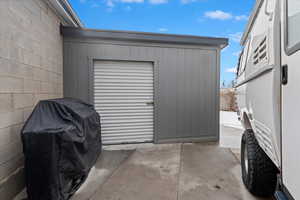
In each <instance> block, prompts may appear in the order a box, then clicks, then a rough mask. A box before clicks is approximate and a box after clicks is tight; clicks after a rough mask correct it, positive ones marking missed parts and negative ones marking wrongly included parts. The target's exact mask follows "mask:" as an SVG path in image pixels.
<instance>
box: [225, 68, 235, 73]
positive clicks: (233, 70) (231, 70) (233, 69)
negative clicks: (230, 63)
mask: <svg viewBox="0 0 300 200" xmlns="http://www.w3.org/2000/svg"><path fill="white" fill-rule="evenodd" d="M226 72H228V73H236V67H232V68H227V69H226Z"/></svg>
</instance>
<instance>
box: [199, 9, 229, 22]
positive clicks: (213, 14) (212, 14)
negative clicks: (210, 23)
mask: <svg viewBox="0 0 300 200" xmlns="http://www.w3.org/2000/svg"><path fill="white" fill-rule="evenodd" d="M204 16H205V17H207V18H210V19H218V20H228V19H232V18H233V16H232V14H231V13H227V12H224V11H222V10H215V11H208V12H205V13H204Z"/></svg>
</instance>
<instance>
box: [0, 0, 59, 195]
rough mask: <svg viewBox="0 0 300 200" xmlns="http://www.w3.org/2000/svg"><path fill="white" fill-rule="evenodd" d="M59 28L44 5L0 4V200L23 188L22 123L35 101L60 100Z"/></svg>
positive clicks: (32, 0) (12, 0)
mask: <svg viewBox="0 0 300 200" xmlns="http://www.w3.org/2000/svg"><path fill="white" fill-rule="evenodd" d="M59 27H60V19H59V18H58V17H57V16H56V15H55V13H54V12H53V11H52V10H51V9H50V8H49V7H48V6H47V4H46V3H45V2H44V1H43V0H0V199H10V197H11V195H13V194H14V193H16V192H18V191H19V190H20V189H21V188H22V187H23V186H24V181H23V180H24V176H23V170H22V167H23V155H22V144H21V140H20V130H21V128H22V126H23V124H24V122H25V121H26V119H27V118H28V116H29V115H30V113H31V111H32V109H33V108H34V106H35V104H36V103H37V102H38V101H39V100H41V99H47V98H57V97H62V94H63V87H62V85H63V84H62V83H63V77H62V71H63V69H62V68H63V53H62V52H63V45H62V40H63V39H62V36H61V35H60V29H59Z"/></svg>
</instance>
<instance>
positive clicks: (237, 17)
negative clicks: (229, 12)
mask: <svg viewBox="0 0 300 200" xmlns="http://www.w3.org/2000/svg"><path fill="white" fill-rule="evenodd" d="M248 18H249V17H248V16H247V15H237V16H235V17H234V19H235V20H237V21H244V20H245V21H247V20H248Z"/></svg>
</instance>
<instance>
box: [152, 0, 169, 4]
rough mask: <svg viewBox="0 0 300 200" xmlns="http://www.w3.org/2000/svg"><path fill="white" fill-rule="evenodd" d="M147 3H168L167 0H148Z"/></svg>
mask: <svg viewBox="0 0 300 200" xmlns="http://www.w3.org/2000/svg"><path fill="white" fill-rule="evenodd" d="M149 3H151V4H164V3H168V0H149Z"/></svg>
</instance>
